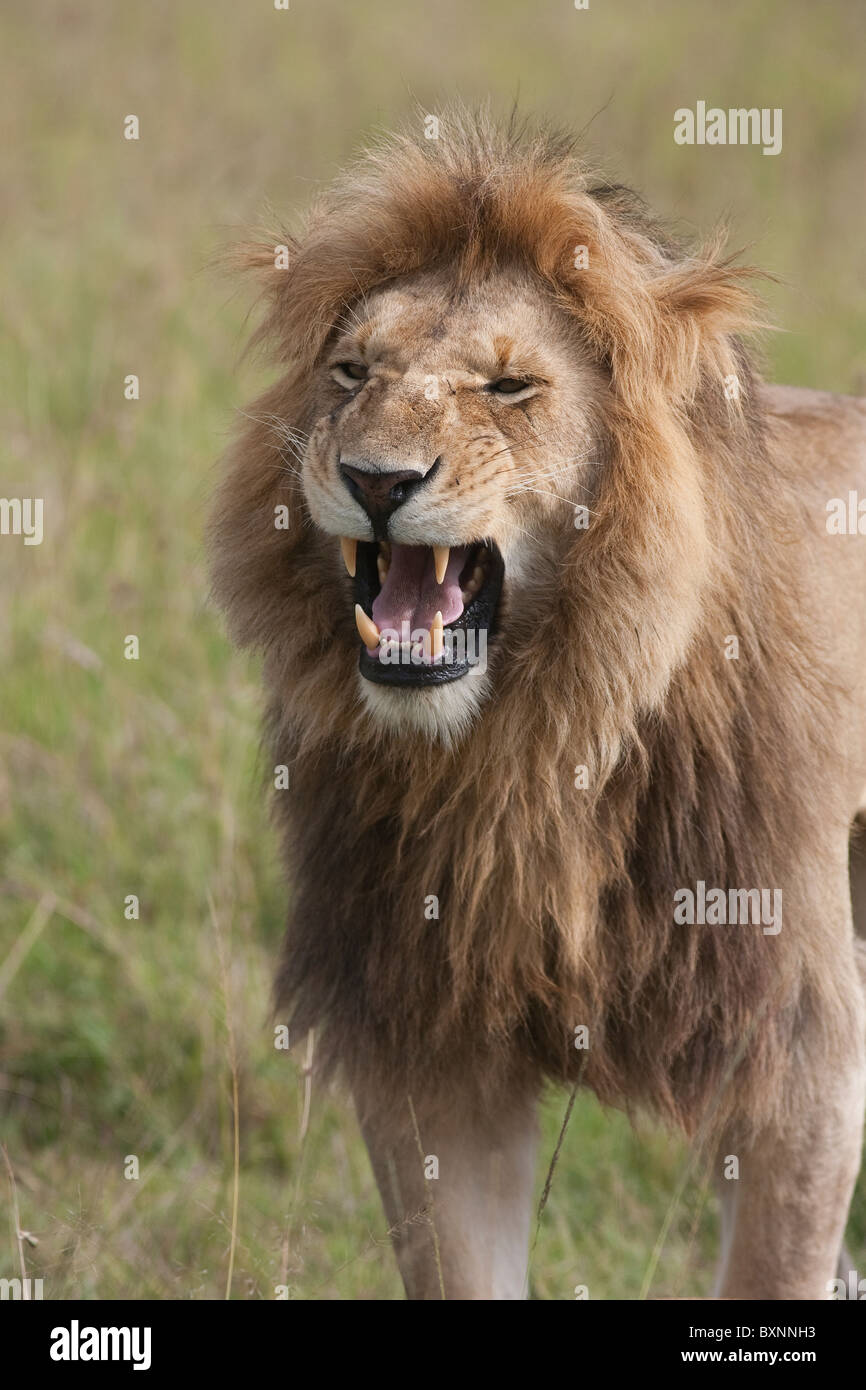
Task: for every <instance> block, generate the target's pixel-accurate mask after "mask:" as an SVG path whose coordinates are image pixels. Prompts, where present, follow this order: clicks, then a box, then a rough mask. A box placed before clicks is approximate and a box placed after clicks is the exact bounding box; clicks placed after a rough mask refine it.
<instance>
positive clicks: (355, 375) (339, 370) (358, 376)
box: [331, 362, 367, 391]
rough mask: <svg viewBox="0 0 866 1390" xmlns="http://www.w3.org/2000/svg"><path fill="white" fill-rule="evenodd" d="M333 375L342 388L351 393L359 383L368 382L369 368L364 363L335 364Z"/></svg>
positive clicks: (332, 370) (332, 369)
mask: <svg viewBox="0 0 866 1390" xmlns="http://www.w3.org/2000/svg"><path fill="white" fill-rule="evenodd" d="M331 375H332V376H333V378H334V380H335V381H338V382H339V383H340V385H341V386H345V387H346V388H347V390H350V391H351V389H352V387H353V386H357V385H358V382H359V381H366V380H367V368H366V367H365V366H364V364H363V362H335V363H334V365H333V367H332V368H331Z"/></svg>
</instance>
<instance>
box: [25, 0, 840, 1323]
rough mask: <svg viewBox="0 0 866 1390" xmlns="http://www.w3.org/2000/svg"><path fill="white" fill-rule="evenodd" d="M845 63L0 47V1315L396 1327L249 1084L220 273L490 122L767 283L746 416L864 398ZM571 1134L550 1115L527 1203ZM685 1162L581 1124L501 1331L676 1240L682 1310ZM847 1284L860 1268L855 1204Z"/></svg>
mask: <svg viewBox="0 0 866 1390" xmlns="http://www.w3.org/2000/svg"><path fill="white" fill-rule="evenodd" d="M864 29H866V16H864V15H863V14H861V13H860V12H858V11H857V10H856V8H855V7H853V6H849V5H847V4H845V3H842V0H831V3H825V4H824V5H822V6H814V5H812V4H807V3H805V0H784V3H783V0H765V3H764V4H763V5H762V6H760V7H756V6H754V5H753V4H751V3H750V0H733V2H732V3H731V4H728V5H726V6H724V7H716V6H711V5H709V4H708V5H706V6H705V7H703V8H702V10H701V13H700V17H698V9H697V7H695V6H694V4H693V3H691V0H673V2H672V3H669V4H668V5H666V6H664V7H653V6H644V5H639V6H638V5H634V4H632V5H626V6H624V5H621V4H620V5H602V4H598V5H595V4H594V3H593V5H592V7H591V9H590V10H589V11H586V12H580V13H577V12H575V11H574V10H573V8H572V7H571V6H570V5H569V4H568V3H566V0H557V2H556V3H549V2H548V3H544V4H541V5H534V6H529V5H527V6H523V7H505V6H502V5H501V4H494V3H493V0H478V2H477V3H475V4H473V5H472V6H471V7H470V6H466V5H461V4H460V3H459V0H438V3H437V4H436V5H435V6H429V5H422V4H408V5H407V4H400V3H397V0H367V3H365V5H364V6H348V5H335V4H322V3H319V4H318V5H315V6H314V5H313V4H312V3H308V2H307V0H293V3H292V8H291V10H290V12H289V13H287V14H286V13H277V12H274V11H273V9H272V7H269V5H268V4H267V3H266V2H265V0H262V2H261V3H259V4H250V5H245V6H243V7H240V6H235V5H232V4H231V3H229V0H208V3H204V0H191V2H190V3H186V4H184V5H183V6H179V5H175V4H173V3H169V0H163V2H162V3H154V4H150V5H147V6H130V5H127V6H111V5H109V4H108V3H106V2H104V3H101V4H99V3H92V4H90V5H86V6H82V5H80V4H72V3H71V0H70V3H61V2H60V0H55V2H53V3H43V4H42V5H40V6H33V7H29V8H27V9H25V8H24V7H18V8H17V9H16V10H14V11H12V10H11V8H7V10H6V11H5V12H4V14H3V16H2V18H0V42H2V46H3V50H4V52H6V53H7V54H8V55H9V58H10V61H9V64H8V74H7V79H6V81H5V83H4V86H3V91H2V94H0V105H2V108H3V115H4V116H5V117H6V118H7V123H8V128H11V129H12V130H13V131H14V133H15V139H14V141H13V142H12V144H11V147H10V148H9V149H8V150H7V152H6V154H7V165H8V168H7V172H6V175H5V176H4V179H3V181H2V184H0V213H2V216H0V228H2V230H0V249H2V263H3V268H4V274H5V280H6V287H5V306H6V307H5V322H4V331H3V332H2V334H0V378H2V380H3V381H4V383H5V390H4V393H3V395H4V399H3V404H2V426H3V427H2V431H0V450H2V477H3V488H2V490H3V493H4V495H8V496H41V497H43V498H44V499H45V540H44V543H43V544H42V545H41V546H38V547H37V546H33V547H24V546H23V545H22V544H21V542H20V539H16V538H12V537H6V538H3V539H2V541H0V591H2V593H3V595H4V601H3V603H2V607H0V639H2V648H0V649H2V651H3V653H4V658H3V664H2V696H3V698H2V715H0V854H2V861H0V864H2V867H0V878H2V890H3V891H2V902H0V1116H2V1138H3V1142H4V1144H5V1147H6V1151H7V1154H8V1158H9V1163H10V1165H11V1167H12V1170H13V1172H14V1175H15V1187H16V1190H17V1200H18V1205H19V1209H20V1223H21V1225H22V1226H23V1227H24V1228H25V1229H26V1230H27V1231H28V1232H29V1233H31V1234H32V1236H33V1237H34V1238H35V1239H36V1241H37V1242H38V1243H37V1244H35V1245H32V1244H31V1243H30V1242H29V1241H27V1240H24V1241H23V1242H20V1243H19V1241H18V1240H17V1238H16V1235H15V1231H14V1229H13V1224H14V1223H13V1222H12V1206H11V1193H12V1189H11V1184H10V1182H9V1180H8V1174H4V1173H0V1193H2V1196H0V1202H2V1203H3V1204H4V1205H6V1206H7V1209H8V1212H9V1236H8V1239H4V1238H3V1237H2V1235H0V1277H10V1278H11V1277H14V1276H15V1275H16V1274H18V1273H19V1259H20V1254H21V1253H22V1252H23V1257H24V1259H25V1261H26V1266H27V1269H28V1272H29V1273H30V1274H31V1275H32V1276H34V1277H42V1278H43V1279H44V1281H45V1293H46V1297H50V1298H61V1299H62V1298H154V1299H157V1298H158V1299H164V1298H180V1299H203V1298H222V1297H224V1295H225V1293H226V1290H227V1287H228V1290H229V1292H230V1294H231V1296H232V1297H235V1298H273V1297H274V1290H275V1288H276V1287H277V1286H278V1285H284V1286H288V1288H289V1293H290V1296H291V1297H293V1298H303V1299H318V1298H338V1299H358V1298H371V1299H388V1298H398V1297H400V1296H401V1288H400V1284H399V1281H398V1278H397V1275H396V1273H395V1268H394V1265H393V1260H392V1257H391V1254H390V1251H389V1249H388V1243H387V1239H386V1233H385V1222H384V1218H383V1215H382V1213H381V1210H380V1207H379V1202H378V1197H377V1195H376V1192H375V1188H374V1184H373V1181H372V1177H371V1174H370V1170H369V1166H368V1163H367V1159H366V1155H365V1153H364V1151H363V1148H362V1146H361V1144H360V1141H359V1139H358V1136H357V1133H356V1128H355V1124H354V1120H353V1118H352V1115H351V1112H350V1110H349V1108H348V1106H347V1105H346V1103H345V1102H344V1100H343V1099H342V1098H341V1097H340V1096H339V1095H338V1094H323V1093H320V1092H319V1091H318V1090H317V1089H316V1088H315V1087H314V1088H313V1090H312V1094H311V1095H307V1094H306V1089H307V1082H306V1079H305V1077H304V1075H303V1060H304V1052H303V1047H302V1048H301V1050H300V1052H299V1053H294V1052H293V1053H292V1054H291V1055H289V1054H287V1053H285V1052H283V1051H280V1050H277V1049H276V1048H275V1047H274V1037H273V1032H272V1028H271V1025H270V1023H269V1020H268V1000H269V989H270V975H271V969H272V964H273V961H274V957H275V954H276V950H277V944H278V941H279V937H280V934H281V930H282V923H283V918H284V912H285V903H286V898H287V888H286V886H285V885H284V884H283V883H282V880H281V874H280V867H279V864H278V862H277V857H276V852H275V845H274V841H273V838H272V836H271V833H270V829H269V826H268V823H267V811H266V797H265V795H264V791H263V785H262V777H261V767H260V762H259V758H258V734H257V721H258V709H259V697H258V691H257V681H256V671H255V668H254V666H253V665H251V664H250V663H248V662H246V661H244V660H242V659H240V658H238V657H237V656H236V655H234V654H232V653H231V652H230V651H229V649H228V646H227V644H226V642H225V640H224V637H223V635H222V633H221V630H220V627H219V624H218V622H217V621H216V619H215V618H214V616H213V615H212V614H211V613H210V612H209V610H208V606H207V598H206V580H205V575H204V570H203V562H202V554H201V531H202V525H203V518H204V513H205V509H206V504H207V497H208V493H209V489H210V486H211V482H212V465H213V460H214V459H215V458H216V456H217V455H218V453H219V451H220V449H221V447H222V443H223V441H224V439H225V435H226V432H227V430H228V428H229V426H230V423H231V418H232V412H233V410H235V409H237V408H238V407H240V406H242V405H243V404H244V403H245V401H247V400H248V399H249V398H250V395H251V394H252V393H253V391H254V390H255V389H256V388H257V386H258V385H260V384H261V382H262V381H263V379H264V374H263V372H262V371H261V369H260V368H258V367H256V366H255V365H254V364H251V363H249V362H241V361H240V360H239V357H240V346H241V343H242V341H243V335H244V332H245V321H246V311H247V308H248V305H247V303H246V302H245V301H244V300H243V298H242V297H238V296H236V295H235V294H234V290H233V287H231V286H228V285H226V284H225V283H224V282H222V281H220V280H218V279H216V278H215V277H214V276H213V275H212V274H210V273H209V272H208V271H207V270H206V266H207V264H208V261H209V258H210V257H211V255H212V253H213V252H214V251H215V250H216V249H217V248H218V247H219V245H220V244H221V243H222V242H223V241H224V240H225V239H227V238H229V237H230V236H231V235H232V234H233V231H234V229H235V228H236V227H237V226H238V225H239V224H242V223H244V222H246V221H248V220H253V219H255V218H256V216H257V215H258V214H259V212H260V211H261V208H262V204H263V202H264V200H265V198H266V197H268V198H270V199H271V200H272V201H273V202H274V203H275V204H277V206H279V207H281V208H283V209H285V210H287V211H288V212H291V211H292V209H294V208H297V207H299V206H301V205H302V204H303V203H304V202H305V201H306V199H307V198H308V197H309V195H310V193H311V192H312V191H313V188H314V186H315V183H316V182H317V181H318V180H320V179H323V178H326V177H327V176H328V175H329V174H330V173H331V172H333V170H334V169H335V168H336V167H337V165H338V164H339V163H340V162H342V161H343V160H344V159H345V158H346V157H347V156H348V155H349V153H350V151H351V149H352V147H353V146H354V145H355V144H356V143H357V141H358V139H359V138H360V136H361V134H362V133H363V132H365V131H367V130H369V129H370V128H371V127H372V126H374V125H376V124H385V125H387V124H389V123H391V122H392V121H393V120H395V119H398V118H402V117H403V116H404V115H405V114H406V113H407V112H409V111H411V110H412V108H413V102H417V103H419V104H420V106H421V108H422V110H436V109H437V104H438V100H439V98H440V97H442V96H447V95H448V94H449V93H450V92H453V91H460V92H461V93H462V94H463V95H464V96H467V97H469V98H473V97H483V96H486V95H488V94H492V95H493V97H494V98H495V99H496V100H497V101H499V102H500V103H502V104H507V103H508V102H510V100H511V99H512V98H513V97H514V96H515V95H516V94H517V93H518V91H519V93H520V97H521V104H522V105H523V106H524V107H525V108H526V109H527V110H533V109H543V110H546V111H549V112H552V113H553V114H554V115H555V116H558V117H560V118H562V119H563V120H564V121H566V122H567V123H569V124H571V125H573V126H583V125H586V124H587V122H589V121H590V119H591V118H592V117H593V116H595V117H596V118H595V120H594V122H593V124H592V126H591V130H590V134H589V140H590V146H591V149H592V150H595V151H603V152H604V155H605V162H606V167H607V169H608V170H609V171H610V172H611V173H612V174H613V175H614V176H618V177H625V178H626V179H627V180H628V181H630V182H632V183H634V184H636V185H638V186H639V187H641V188H642V189H643V191H644V192H645V193H646V194H647V195H648V196H649V197H650V199H651V200H652V201H653V202H654V203H655V204H656V205H657V206H658V207H659V208H660V209H661V210H663V211H666V212H667V213H669V214H671V215H672V217H673V218H674V219H677V218H679V219H680V220H681V224H683V225H685V226H686V227H687V228H688V227H691V228H693V229H695V230H697V229H704V230H706V229H707V228H709V227H710V226H711V225H712V223H713V222H714V221H715V219H716V218H717V216H718V215H719V213H722V212H725V213H728V214H729V215H730V218H731V220H732V222H733V223H734V225H735V228H736V234H737V236H736V239H737V241H738V242H753V243H754V246H753V257H754V259H756V260H758V261H759V262H761V263H762V264H764V265H765V266H767V267H768V268H769V269H770V270H771V271H773V272H774V273H775V274H776V275H778V276H779V277H781V278H780V283H778V284H775V285H773V286H771V287H770V292H769V298H770V302H771V307H772V310H773V313H774V315H775V316H776V318H777V319H778V320H779V321H780V322H782V323H784V325H785V328H786V330H787V332H786V333H785V334H782V335H778V336H776V337H774V338H773V339H772V341H771V342H770V344H769V346H768V355H769V359H770V364H769V365H770V371H771V374H772V375H774V376H776V377H778V378H779V379H787V380H790V381H794V382H803V383H808V384H811V385H815V386H820V387H826V388H829V389H836V390H842V391H856V390H862V389H863V388H864V385H866V348H864V343H866V333H864V329H866V276H864V274H863V270H864V266H863V259H864V253H863V249H862V237H861V236H860V235H859V234H858V232H857V229H858V228H861V227H862V226H863V222H864V211H866V207H864V204H866V191H864V186H863V181H862V150H863V148H864V144H866V105H864V95H863V88H862V80H861V66H862V65H861V62H860V61H859V59H858V50H859V54H860V55H862V52H863V39H864ZM697 99H706V100H708V101H710V102H718V103H719V104H722V105H724V106H728V105H743V104H745V105H759V106H782V107H783V108H784V115H785V126H784V131H785V145H784V150H783V153H782V155H781V156H780V157H778V158H777V159H768V158H765V157H763V156H762V155H761V154H760V152H759V151H757V150H751V149H718V150H712V151H709V150H707V149H703V150H699V149H683V148H678V147H676V146H674V143H673V140H672V136H671V131H672V124H673V121H672V117H673V111H674V110H675V109H676V107H678V106H680V105H694V102H695V101H696V100H697ZM130 112H134V113H136V114H138V115H139V117H140V121H141V139H140V141H139V142H137V143H135V142H127V141H125V140H123V139H122V137H121V130H122V122H123V118H124V116H125V115H126V114H128V113H130ZM596 113H598V114H596ZM593 158H595V156H593ZM128 373H136V374H137V375H139V377H140V381H141V397H140V399H139V400H138V401H127V400H125V399H124V394H123V382H124V378H125V376H126V375H127V374H128ZM129 634H135V635H136V636H137V637H138V639H139V645H140V655H139V659H138V660H127V659H125V656H124V642H125V638H126V637H127V636H128V635H129ZM128 895H135V896H137V897H138V899H139V903H140V912H139V916H138V918H137V919H134V918H128V917H127V916H125V914H124V903H125V900H126V899H127V897H128ZM212 904H213V905H214V906H213V908H212V906H211V905H212ZM307 1102H308V1103H309V1116H308V1124H307V1126H306V1132H305V1133H303V1124H302V1121H303V1117H304V1114H305V1104H306V1103H307ZM565 1104H566V1097H565V1096H564V1095H562V1094H560V1093H551V1094H550V1095H549V1096H548V1097H547V1099H546V1102H545V1107H544V1146H543V1159H542V1162H541V1164H540V1171H539V1175H538V1183H539V1190H540V1189H541V1186H542V1183H543V1181H544V1177H545V1168H546V1164H547V1162H548V1160H549V1155H550V1153H551V1152H552V1150H553V1147H554V1144H555V1141H556V1137H557V1134H558V1131H559V1128H560V1125H561V1122H562V1116H563V1113H564V1109H565ZM236 1143H237V1151H236V1147H235V1146H236ZM129 1156H135V1157H136V1158H137V1159H138V1163H139V1173H140V1176H139V1177H138V1179H137V1180H135V1179H131V1180H130V1179H127V1178H125V1176H124V1170H125V1168H129V1166H130V1165H129V1164H128V1162H127V1160H128V1157H129ZM236 1160H237V1161H236ZM686 1162H687V1155H686V1151H685V1149H684V1147H683V1145H682V1144H681V1143H680V1141H678V1140H677V1139H676V1138H674V1137H672V1136H670V1135H666V1134H663V1133H660V1132H659V1131H658V1130H656V1129H655V1128H653V1127H652V1126H649V1125H646V1124H639V1126H638V1127H637V1129H632V1127H631V1125H630V1124H629V1122H628V1121H627V1119H626V1118H625V1117H623V1116H621V1115H618V1114H613V1113H608V1112H605V1111H603V1110H602V1109H601V1108H600V1107H599V1106H598V1105H597V1104H596V1102H595V1101H594V1100H593V1099H592V1098H591V1097H588V1096H587V1097H580V1098H579V1100H578V1102H577V1105H576V1106H575V1111H574V1114H573V1117H572V1120H571V1123H570V1126H569V1129H568V1132H567V1135H566V1138H565V1143H564V1146H563V1151H562V1156H561V1159H560V1162H559V1165H558V1169H557V1171H556V1173H555V1175H554V1181H553V1185H552V1189H551V1195H550V1200H549V1202H548V1205H547V1208H546V1211H545V1214H544V1217H543V1220H542V1223H541V1228H540V1232H539V1238H538V1243H537V1246H536V1249H535V1253H534V1258H533V1265H532V1293H533V1295H534V1296H535V1297H537V1298H542V1299H568V1298H571V1297H573V1291H574V1287H575V1286H576V1285H578V1284H585V1285H587V1286H588V1288H589V1292H590V1295H591V1297H593V1298H614V1297H623V1298H635V1297H637V1296H638V1295H639V1293H640V1291H641V1289H642V1286H643V1284H644V1281H645V1278H646V1276H647V1271H648V1267H649V1265H650V1259H651V1255H652V1252H653V1249H654V1246H655V1242H656V1240H657V1237H658V1235H659V1232H660V1231H661V1230H662V1228H663V1226H664V1224H665V1221H666V1218H667V1217H668V1215H669V1214H670V1226H669V1232H668V1236H667V1240H666V1242H665V1243H664V1246H663V1248H662V1249H661V1250H660V1252H659V1257H658V1262H657V1265H655V1266H654V1274H653V1277H652V1279H651V1281H650V1285H649V1293H650V1296H651V1297H660V1296H668V1297H669V1296H677V1295H680V1296H682V1295H685V1294H692V1295H695V1294H697V1295H700V1294H705V1293H707V1292H708V1290H709V1287H710V1283H711V1263H712V1255H713V1251H714V1248H715V1223H714V1208H713V1202H712V1199H711V1197H710V1196H709V1195H708V1191H707V1183H706V1180H705V1174H704V1173H703V1172H702V1171H701V1170H700V1169H698V1170H697V1171H695V1172H694V1173H693V1174H692V1175H691V1176H690V1178H689V1179H688V1180H687V1181H686V1182H685V1186H684V1189H683V1192H682V1196H681V1198H680V1199H679V1200H676V1201H674V1198H675V1194H676V1193H677V1189H678V1184H679V1182H680V1177H681V1174H682V1173H683V1170H684V1165H685V1164H686ZM669 1209H670V1210H669ZM850 1242H851V1245H852V1247H853V1249H854V1253H855V1254H859V1255H860V1256H861V1266H862V1264H863V1263H864V1260H863V1258H862V1257H863V1255H864V1252H866V1188H864V1185H863V1183H862V1182H861V1185H860V1189H859V1192H858V1196H857V1198H856V1202H855V1208H854V1213H853V1216H852V1225H851V1231H850ZM19 1244H20V1250H19Z"/></svg>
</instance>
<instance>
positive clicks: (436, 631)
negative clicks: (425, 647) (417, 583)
mask: <svg viewBox="0 0 866 1390" xmlns="http://www.w3.org/2000/svg"><path fill="white" fill-rule="evenodd" d="M440 582H441V581H440ZM444 650H445V636H444V631H443V624H442V614H441V613H437V614H436V616H435V618H434V619H433V625H432V627H431V628H430V654H431V656H432V657H433V660H434V661H436V660H437V659H438V658H439V657H440V656H441V655H442V653H443V651H444Z"/></svg>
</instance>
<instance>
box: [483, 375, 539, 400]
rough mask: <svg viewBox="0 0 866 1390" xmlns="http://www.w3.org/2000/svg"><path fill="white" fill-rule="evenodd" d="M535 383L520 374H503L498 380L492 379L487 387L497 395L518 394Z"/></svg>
mask: <svg viewBox="0 0 866 1390" xmlns="http://www.w3.org/2000/svg"><path fill="white" fill-rule="evenodd" d="M533 385H534V382H532V381H526V380H524V379H523V378H522V377H519V376H501V377H500V378H499V380H498V381H491V382H490V385H489V386H488V387H487V390H488V391H492V392H493V393H494V394H495V395H497V396H516V395H517V394H518V393H519V392H520V391H528V390H529V389H530V387H531V386H533Z"/></svg>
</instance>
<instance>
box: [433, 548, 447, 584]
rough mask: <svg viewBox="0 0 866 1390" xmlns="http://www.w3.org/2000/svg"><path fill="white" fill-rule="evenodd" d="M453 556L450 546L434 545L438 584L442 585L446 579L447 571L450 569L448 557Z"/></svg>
mask: <svg viewBox="0 0 866 1390" xmlns="http://www.w3.org/2000/svg"><path fill="white" fill-rule="evenodd" d="M450 554H451V547H450V545H434V547H433V564H434V566H435V569H436V583H437V584H441V583H442V580H443V579H444V578H445V571H446V570H447V568H448V556H449V555H450Z"/></svg>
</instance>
